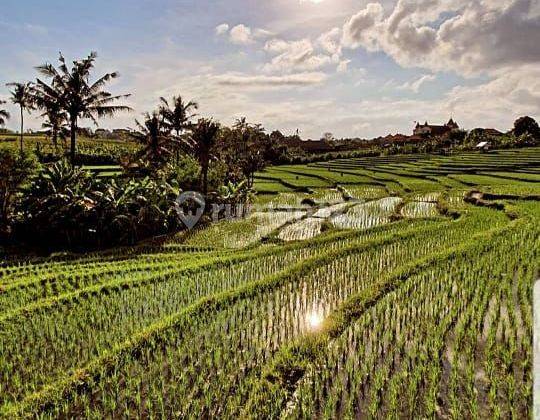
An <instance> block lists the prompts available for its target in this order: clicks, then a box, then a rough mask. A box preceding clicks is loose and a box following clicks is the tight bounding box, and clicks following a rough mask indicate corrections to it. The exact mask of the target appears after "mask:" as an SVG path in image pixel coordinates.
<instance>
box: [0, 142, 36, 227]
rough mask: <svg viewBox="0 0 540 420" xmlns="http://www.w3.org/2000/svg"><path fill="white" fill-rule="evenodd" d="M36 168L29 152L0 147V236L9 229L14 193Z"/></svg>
mask: <svg viewBox="0 0 540 420" xmlns="http://www.w3.org/2000/svg"><path fill="white" fill-rule="evenodd" d="M37 168H38V164H37V162H36V160H35V159H34V157H33V156H32V155H31V154H27V153H25V152H24V151H23V153H21V154H20V155H18V154H16V152H14V151H12V150H10V149H8V148H0V237H2V236H3V235H5V234H6V233H7V232H8V231H9V224H10V223H9V222H10V217H11V215H12V206H13V202H14V200H15V196H16V194H17V193H18V192H19V189H20V188H21V187H22V186H23V185H24V184H25V183H26V182H27V181H28V180H29V179H30V177H31V176H32V175H33V174H34V172H35V171H36V170H37Z"/></svg>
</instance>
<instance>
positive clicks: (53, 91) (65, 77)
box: [37, 52, 131, 164]
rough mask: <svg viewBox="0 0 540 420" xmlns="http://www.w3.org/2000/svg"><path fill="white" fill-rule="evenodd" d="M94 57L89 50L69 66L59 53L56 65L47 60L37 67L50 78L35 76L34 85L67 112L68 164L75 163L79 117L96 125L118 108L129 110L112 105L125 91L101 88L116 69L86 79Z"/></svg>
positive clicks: (124, 96)
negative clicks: (35, 83)
mask: <svg viewBox="0 0 540 420" xmlns="http://www.w3.org/2000/svg"><path fill="white" fill-rule="evenodd" d="M96 58H97V54H96V53H95V52H92V53H90V55H89V56H88V57H87V58H85V59H82V60H76V61H73V65H72V67H71V69H69V68H68V66H67V64H66V60H65V58H64V56H63V55H62V54H60V57H59V59H58V60H59V62H60V65H59V66H58V68H55V67H54V66H53V65H52V64H49V63H46V64H44V65H42V66H39V67H37V70H38V71H39V72H40V74H42V75H44V76H46V77H48V78H50V79H51V81H50V83H45V82H44V81H42V80H40V79H38V80H37V88H38V89H39V90H40V91H41V92H42V93H43V94H45V95H47V96H49V97H50V98H49V99H50V100H51V101H55V102H57V103H58V104H59V106H60V108H61V109H62V110H63V111H65V112H66V113H67V115H68V118H69V123H70V137H71V148H70V159H71V163H72V164H75V154H76V142H77V127H78V121H79V119H80V118H88V119H90V120H92V121H93V122H94V123H96V125H97V119H98V118H102V117H112V116H113V115H115V114H116V113H118V112H121V111H131V108H130V107H128V106H125V105H113V104H114V103H115V102H116V101H118V100H119V99H123V98H127V97H128V96H129V95H116V96H115V95H112V94H111V93H109V92H107V91H105V90H103V87H104V86H105V85H106V84H107V83H108V82H110V81H111V80H112V79H115V78H117V77H118V73H116V72H113V73H106V74H105V75H103V76H101V77H100V78H98V79H97V80H96V81H95V82H93V83H91V82H90V73H91V72H92V70H93V69H94V66H95V60H96Z"/></svg>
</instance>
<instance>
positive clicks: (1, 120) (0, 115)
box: [0, 101, 10, 125]
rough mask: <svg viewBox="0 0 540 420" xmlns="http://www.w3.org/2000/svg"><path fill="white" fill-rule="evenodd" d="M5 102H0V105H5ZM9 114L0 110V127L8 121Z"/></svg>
mask: <svg viewBox="0 0 540 420" xmlns="http://www.w3.org/2000/svg"><path fill="white" fill-rule="evenodd" d="M5 103H6V101H0V105H3V104H5ZM9 116H10V115H9V112H7V111H6V110H5V109H2V108H0V125H4V124H5V123H6V121H7V120H9Z"/></svg>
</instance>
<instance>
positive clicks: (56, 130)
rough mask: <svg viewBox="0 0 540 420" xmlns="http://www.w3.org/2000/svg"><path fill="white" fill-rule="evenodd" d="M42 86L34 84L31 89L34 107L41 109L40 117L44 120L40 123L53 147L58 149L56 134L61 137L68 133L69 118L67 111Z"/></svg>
mask: <svg viewBox="0 0 540 420" xmlns="http://www.w3.org/2000/svg"><path fill="white" fill-rule="evenodd" d="M44 88H45V87H44V86H35V87H34V89H33V92H32V94H33V97H34V103H35V105H36V107H37V108H38V109H40V110H42V111H43V113H42V114H41V117H44V118H46V121H45V122H44V123H43V124H42V125H41V127H42V128H45V129H46V130H47V134H48V135H49V137H50V138H51V139H52V142H53V145H54V149H55V150H58V136H59V135H60V136H61V137H62V138H65V136H66V135H67V134H68V133H69V118H68V114H67V112H66V111H65V110H64V109H62V105H61V103H60V102H59V101H58V100H57V97H56V96H55V95H54V94H50V92H47V91H45V89H44Z"/></svg>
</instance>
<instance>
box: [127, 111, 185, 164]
mask: <svg viewBox="0 0 540 420" xmlns="http://www.w3.org/2000/svg"><path fill="white" fill-rule="evenodd" d="M135 124H136V125H137V130H135V131H133V133H132V134H131V135H132V136H133V137H134V138H135V140H137V141H138V142H140V143H142V144H143V146H144V147H143V149H142V150H141V152H140V153H138V154H136V155H135V157H136V159H137V160H139V159H143V160H144V161H145V162H148V163H150V164H152V165H153V166H161V165H162V164H164V163H166V162H167V159H168V157H169V156H170V155H171V153H172V150H173V149H174V147H176V146H177V139H175V138H173V136H171V134H170V129H169V126H168V125H167V124H165V123H164V121H163V116H162V115H161V114H160V112H159V111H154V112H152V113H151V114H150V113H148V112H147V113H145V114H144V121H143V122H142V123H141V122H139V121H138V120H135Z"/></svg>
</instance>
